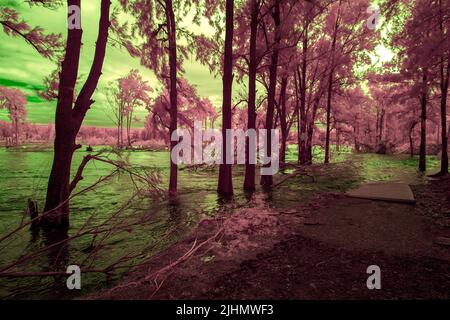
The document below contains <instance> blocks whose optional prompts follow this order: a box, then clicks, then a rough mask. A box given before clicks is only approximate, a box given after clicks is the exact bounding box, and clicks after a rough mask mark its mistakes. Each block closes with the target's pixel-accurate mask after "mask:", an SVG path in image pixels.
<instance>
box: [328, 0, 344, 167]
mask: <svg viewBox="0 0 450 320" xmlns="http://www.w3.org/2000/svg"><path fill="white" fill-rule="evenodd" d="M340 10H341V3H340V2H339V10H338V13H337V15H336V22H335V24H334V32H333V42H332V44H331V63H330V75H329V76H328V97H327V129H326V137H325V160H324V162H325V163H329V162H330V118H331V99H332V91H333V73H334V52H335V50H336V38H337V31H338V28H339V15H340Z"/></svg>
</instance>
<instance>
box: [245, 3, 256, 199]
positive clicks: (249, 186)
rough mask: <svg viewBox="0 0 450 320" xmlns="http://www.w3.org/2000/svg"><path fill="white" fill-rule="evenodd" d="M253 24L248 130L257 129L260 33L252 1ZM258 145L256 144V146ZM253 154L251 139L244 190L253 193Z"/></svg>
mask: <svg viewBox="0 0 450 320" xmlns="http://www.w3.org/2000/svg"><path fill="white" fill-rule="evenodd" d="M251 10H252V13H251V22H250V56H249V71H248V107H247V112H248V116H247V118H248V123H247V128H248V130H252V129H253V130H255V129H256V68H257V61H256V59H257V58H256V36H257V33H258V12H259V1H258V0H252V4H251ZM255 145H256V144H255ZM251 152H256V150H253V151H250V144H249V138H247V139H246V149H245V179H244V190H246V191H253V190H255V169H256V168H255V164H250V163H249V157H250V154H251Z"/></svg>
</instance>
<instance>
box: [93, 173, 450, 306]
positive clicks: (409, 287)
mask: <svg viewBox="0 0 450 320" xmlns="http://www.w3.org/2000/svg"><path fill="white" fill-rule="evenodd" d="M413 192H414V195H415V197H416V200H417V203H416V205H409V204H397V203H388V202H382V201H371V200H360V199H350V198H347V197H346V196H345V195H344V194H343V193H319V194H316V195H315V196H314V197H312V198H311V199H309V200H308V201H303V202H301V203H298V204H297V205H296V206H295V207H294V208H291V209H288V210H285V211H283V210H279V209H274V208H269V207H267V206H265V205H263V204H262V203H263V202H262V201H260V199H258V198H254V199H252V200H251V202H252V203H251V205H250V206H249V207H247V208H241V209H239V210H234V211H233V212H232V213H231V214H229V215H225V216H221V217H219V218H217V219H209V220H204V221H202V223H200V225H199V227H198V228H197V229H196V230H195V231H194V232H193V233H192V235H191V236H190V237H189V238H187V239H185V240H183V241H181V242H178V243H177V244H176V245H174V246H172V247H170V248H169V249H167V250H165V251H164V252H162V253H161V254H160V255H158V256H157V257H155V258H153V259H152V260H151V261H148V262H147V263H145V264H144V265H142V266H139V267H137V268H136V269H135V270H133V271H132V272H130V274H129V276H128V278H126V279H125V280H124V281H123V282H122V283H121V284H120V285H118V286H116V287H114V288H111V289H109V290H107V291H105V292H102V293H100V294H97V295H95V296H91V297H89V298H94V299H449V298H450V247H449V246H444V245H438V244H436V243H435V239H436V237H438V236H441V237H442V236H444V237H450V180H449V179H445V180H439V181H437V180H436V181H434V180H432V181H429V182H427V184H426V185H417V186H413ZM370 265H377V266H379V267H380V268H381V285H382V288H381V289H380V290H369V289H368V288H367V285H366V281H367V278H368V276H369V275H368V274H367V272H366V271H367V268H368V266H370Z"/></svg>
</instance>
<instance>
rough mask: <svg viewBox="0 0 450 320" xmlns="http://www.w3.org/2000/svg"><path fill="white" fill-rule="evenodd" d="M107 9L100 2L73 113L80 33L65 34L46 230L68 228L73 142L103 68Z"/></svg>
mask: <svg viewBox="0 0 450 320" xmlns="http://www.w3.org/2000/svg"><path fill="white" fill-rule="evenodd" d="M80 2H81V1H80V0H68V1H67V6H71V5H76V6H80ZM110 5H111V3H110V1H109V0H102V2H101V15H100V22H99V32H98V37H97V43H96V49H95V56H94V61H93V62H92V67H91V70H90V72H89V75H88V78H87V80H86V82H85V84H84V86H83V88H82V89H81V91H80V94H79V95H78V98H77V101H76V102H75V106H74V108H73V109H72V105H73V100H74V88H75V84H76V80H77V76H78V65H79V58H80V49H81V38H82V30H78V29H72V30H68V35H67V44H66V53H65V57H64V61H63V62H62V65H61V74H60V82H59V88H58V92H59V94H58V103H57V106H56V116H55V134H56V136H55V142H54V158H53V165H52V170H51V173H50V178H49V182H48V187H47V197H46V202H45V208H44V212H51V213H50V214H47V215H45V216H43V218H42V219H41V222H42V224H43V225H45V226H46V227H49V228H57V229H66V228H68V227H69V212H70V210H69V201H68V198H69V195H70V168H71V163H72V156H73V152H74V151H75V150H76V149H77V148H79V147H80V146H77V145H76V144H75V139H76V136H77V133H78V131H79V129H80V126H81V123H82V121H83V119H84V116H85V114H86V112H87V110H88V109H89V107H90V106H91V104H92V103H93V101H92V100H91V97H92V94H93V93H94V91H95V88H96V87H97V84H98V79H99V77H100V74H101V69H102V67H103V61H104V57H105V52H106V43H107V40H108V29H109V25H110V22H109V10H110Z"/></svg>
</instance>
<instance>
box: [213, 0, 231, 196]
mask: <svg viewBox="0 0 450 320" xmlns="http://www.w3.org/2000/svg"><path fill="white" fill-rule="evenodd" d="M225 20H226V26H225V53H224V68H223V79H222V81H223V102H222V163H221V164H220V168H219V181H218V186H217V192H218V193H219V194H220V195H223V196H230V195H232V194H233V173H232V165H231V164H229V163H226V159H227V153H228V152H232V150H227V143H226V140H227V139H226V137H227V129H231V115H232V113H231V112H232V111H231V104H232V88H233V32H234V30H233V29H234V0H226V18H225Z"/></svg>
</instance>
